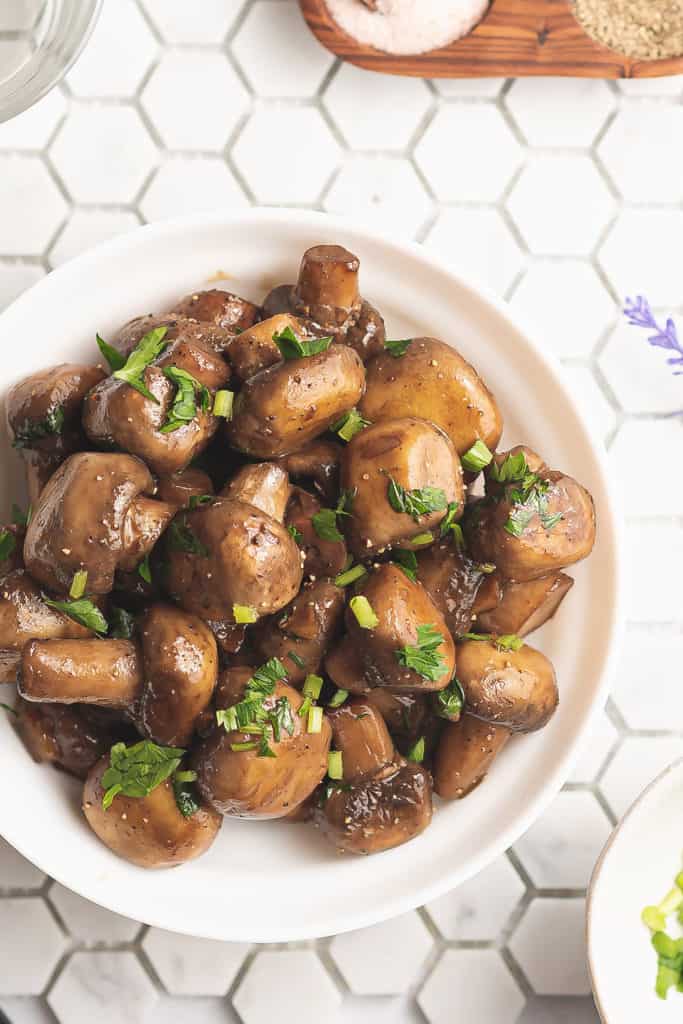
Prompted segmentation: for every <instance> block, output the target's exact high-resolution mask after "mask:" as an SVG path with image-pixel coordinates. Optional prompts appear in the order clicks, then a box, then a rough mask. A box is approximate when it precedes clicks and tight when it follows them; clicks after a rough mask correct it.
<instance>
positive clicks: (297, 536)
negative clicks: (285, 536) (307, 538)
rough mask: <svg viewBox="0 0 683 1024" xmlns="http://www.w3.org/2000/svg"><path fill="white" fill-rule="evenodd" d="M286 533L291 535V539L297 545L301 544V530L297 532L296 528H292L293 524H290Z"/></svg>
mask: <svg viewBox="0 0 683 1024" xmlns="http://www.w3.org/2000/svg"><path fill="white" fill-rule="evenodd" d="M287 532H288V533H291V535H292V537H293V538H294V540H295V541H296V542H297V544H301V541H302V540H303V539H304V535H303V533H302V532H301V530H297V528H296V526H294V525H293V524H290V525H289V526H288V527H287Z"/></svg>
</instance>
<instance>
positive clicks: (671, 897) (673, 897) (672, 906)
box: [658, 885, 683, 917]
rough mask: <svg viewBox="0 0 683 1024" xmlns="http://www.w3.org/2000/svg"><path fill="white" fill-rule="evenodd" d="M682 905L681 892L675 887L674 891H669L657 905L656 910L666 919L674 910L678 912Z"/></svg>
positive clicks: (682, 897) (682, 895) (682, 896)
mask: <svg viewBox="0 0 683 1024" xmlns="http://www.w3.org/2000/svg"><path fill="white" fill-rule="evenodd" d="M682 903H683V892H681V890H680V889H679V888H678V885H677V886H676V888H675V889H670V890H669V892H668V893H667V894H666V896H665V897H664V899H663V900H662V902H661V903H660V904H659V905H658V910H659V911H660V913H662V914H664V916H665V917H666V916H667V915H668V914H673V912H674V910H678V908H679V907H680V906H681V904H682Z"/></svg>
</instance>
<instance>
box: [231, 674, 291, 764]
mask: <svg viewBox="0 0 683 1024" xmlns="http://www.w3.org/2000/svg"><path fill="white" fill-rule="evenodd" d="M286 678H287V669H286V668H285V666H284V665H283V664H282V662H281V661H280V660H279V658H270V659H269V660H268V661H267V662H266V663H265V664H264V665H261V667H260V668H258V669H257V670H256V672H254V674H253V676H252V677H251V679H250V680H249V681H248V683H247V685H246V688H245V691H244V697H243V698H242V700H241V701H239V703H238V704H233V705H232V706H231V707H229V708H223V709H221V710H218V711H216V722H217V723H218V725H222V726H223V728H224V729H225V731H226V732H242V733H246V734H247V735H250V734H252V735H256V736H260V740H259V741H258V742H257V741H255V740H254V741H251V740H250V741H248V743H247V744H246V745H245V743H232V744H231V745H230V746H231V749H232V750H254V749H256V748H257V747H258V756H259V757H276V756H277V755H276V754H275V753H274V752H273V751H272V750H271V748H270V746H269V744H268V733H269V731H270V732H271V733H272V735H273V738H274V740H275V742H276V743H278V742H279V741H280V737H281V735H282V732H283V731H285V732H287V733H289V735H290V736H292V735H293V733H294V716H293V714H292V707H291V704H290V703H289V700H288V699H287V697H278V699H277V700H276V701H275V703H274V705H273V707H271V708H269V709H268V708H266V706H265V701H266V700H267V698H268V697H272V696H273V694H274V693H275V687H276V685H277V683H278V682H279V681H280V680H281V679H286Z"/></svg>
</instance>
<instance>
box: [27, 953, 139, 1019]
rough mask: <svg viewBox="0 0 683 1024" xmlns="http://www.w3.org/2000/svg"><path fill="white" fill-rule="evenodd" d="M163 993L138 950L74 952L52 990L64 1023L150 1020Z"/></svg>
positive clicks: (54, 1004)
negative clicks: (129, 951)
mask: <svg viewBox="0 0 683 1024" xmlns="http://www.w3.org/2000/svg"><path fill="white" fill-rule="evenodd" d="M158 998H159V993H158V992H157V990H156V988H155V987H154V985H153V984H152V982H151V981H150V979H149V976H148V975H147V974H146V973H145V971H144V970H143V968H142V965H141V964H140V961H139V960H138V958H137V957H136V955H135V953H110V952H104V951H103V952H100V953H74V954H73V955H72V956H71V958H70V959H69V961H68V962H67V963H66V965H65V966H64V968H63V969H62V972H61V974H60V975H59V977H58V978H57V981H56V982H55V984H54V985H53V986H52V988H51V990H50V992H49V993H48V997H47V1001H48V1003H49V1005H50V1007H51V1009H52V1011H53V1012H54V1013H55V1015H56V1016H57V1018H58V1019H59V1021H60V1024H92V1022H93V1020H106V1022H107V1024H146V1022H147V1020H148V1016H149V1014H150V1013H151V1011H152V1009H153V1007H154V1004H155V1003H156V1001H157V999H158Z"/></svg>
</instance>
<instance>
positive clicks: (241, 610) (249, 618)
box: [232, 604, 258, 624]
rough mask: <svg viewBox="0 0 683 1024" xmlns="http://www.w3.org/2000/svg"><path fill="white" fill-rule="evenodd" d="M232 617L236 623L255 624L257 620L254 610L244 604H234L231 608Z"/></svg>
mask: <svg viewBox="0 0 683 1024" xmlns="http://www.w3.org/2000/svg"><path fill="white" fill-rule="evenodd" d="M232 617H233V618H234V620H235V622H237V623H240V624H242V623H248V622H256V620H257V619H258V612H257V611H256V609H255V608H250V607H249V605H246V604H234V605H233V606H232Z"/></svg>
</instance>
